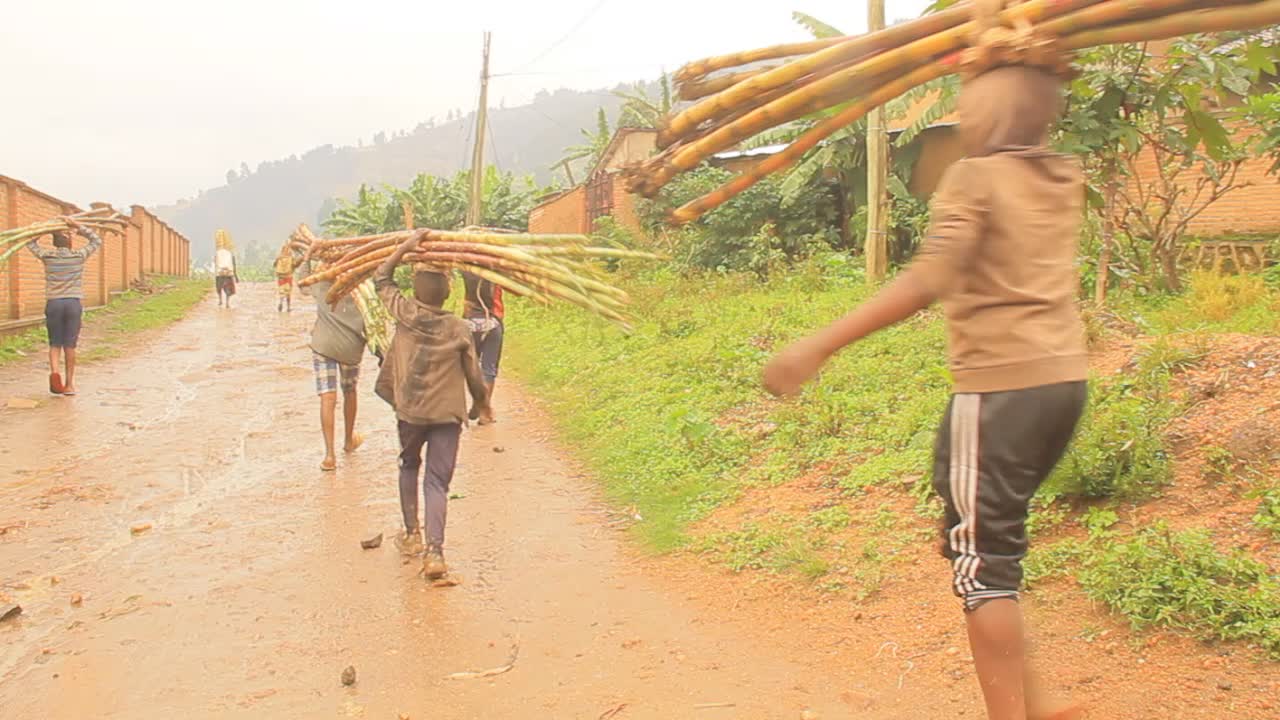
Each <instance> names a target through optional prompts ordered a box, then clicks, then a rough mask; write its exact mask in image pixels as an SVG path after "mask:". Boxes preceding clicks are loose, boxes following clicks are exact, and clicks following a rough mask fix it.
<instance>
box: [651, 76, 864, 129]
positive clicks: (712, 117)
mask: <svg viewBox="0 0 1280 720" xmlns="http://www.w3.org/2000/svg"><path fill="white" fill-rule="evenodd" d="M858 62H860V60H849V61H846V62H842V63H837V64H835V65H831V66H828V67H824V68H822V69H820V70H818V71H817V72H814V73H813V74H811V75H807V76H805V77H804V78H802V79H800V80H799V81H797V82H794V83H790V84H788V85H785V86H782V87H778V88H775V89H774V90H770V91H768V92H764V93H760V94H756V95H752V96H751V97H750V98H749V99H747V100H745V101H743V102H740V103H738V104H736V105H732V106H729V105H726V106H724V107H720V108H712V109H711V110H709V115H708V117H707V118H706V119H705V120H704V121H703V122H702V123H700V124H699V125H698V126H696V127H688V126H685V127H681V128H678V129H677V128H674V127H671V126H664V127H662V128H660V129H659V130H658V136H657V140H656V141H655V142H656V144H657V146H658V148H659V149H662V150H671V149H672V148H674V147H675V146H676V145H677V144H680V143H685V144H689V143H690V142H691V141H692V140H694V139H696V138H697V137H705V136H706V135H708V134H710V132H712V131H714V130H715V129H716V127H718V126H724V125H728V124H730V123H733V122H736V121H737V120H738V119H740V118H742V117H743V116H745V115H747V114H748V113H750V112H751V111H753V110H756V109H757V108H760V107H763V106H765V105H768V104H769V103H772V102H774V101H775V100H779V99H781V98H784V97H786V96H788V95H790V94H791V93H794V92H796V91H797V90H799V89H800V88H803V87H805V86H807V85H810V84H812V83H814V82H817V81H818V80H821V79H822V78H825V77H830V76H831V75H834V74H836V73H838V72H840V71H842V70H847V69H849V68H851V67H853V66H854V65H856V64H857V63H858ZM879 79H880V78H878V77H857V78H849V79H847V80H846V81H844V82H843V83H841V84H840V86H839V87H836V88H833V89H832V90H831V91H830V93H829V94H830V95H831V96H832V97H835V98H848V97H852V96H855V95H857V94H858V93H860V92H863V91H864V90H867V89H869V88H871V87H874V86H875V85H876V83H877V80H879ZM837 104H838V103H837ZM704 129H705V130H704Z"/></svg>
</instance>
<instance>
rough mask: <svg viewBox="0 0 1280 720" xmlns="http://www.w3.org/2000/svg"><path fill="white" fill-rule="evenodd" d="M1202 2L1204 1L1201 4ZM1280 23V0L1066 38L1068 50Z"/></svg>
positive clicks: (1193, 12)
mask: <svg viewBox="0 0 1280 720" xmlns="http://www.w3.org/2000/svg"><path fill="white" fill-rule="evenodd" d="M1201 4H1203V3H1201ZM1278 23H1280V0H1259V1H1258V2H1253V3H1249V4H1246V5H1238V4H1233V5H1231V6H1230V7H1216V8H1206V9H1199V10H1188V11H1185V12H1180V13H1174V14H1172V15H1166V16H1164V17H1160V18H1153V19H1147V20H1141V21H1138V22H1133V23H1126V24H1123V25H1116V26H1112V27H1105V28H1094V29H1091V30H1085V31H1082V32H1078V33H1074V34H1072V35H1070V36H1068V37H1066V38H1064V40H1063V47H1064V48H1065V49H1068V50H1080V49H1083V48H1087V47H1096V46H1098V45H1117V44H1122V43H1133V42H1153V41H1156V40H1167V39H1169V38H1175V37H1179V36H1182V35H1191V34H1196V33H1211V32H1229V31H1233V30H1252V29H1254V28H1260V27H1267V26H1269V25H1275V24H1278Z"/></svg>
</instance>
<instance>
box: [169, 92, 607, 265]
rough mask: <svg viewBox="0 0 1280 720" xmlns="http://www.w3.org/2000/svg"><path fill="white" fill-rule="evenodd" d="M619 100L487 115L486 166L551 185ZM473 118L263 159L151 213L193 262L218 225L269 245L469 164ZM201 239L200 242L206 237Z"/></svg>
mask: <svg viewBox="0 0 1280 720" xmlns="http://www.w3.org/2000/svg"><path fill="white" fill-rule="evenodd" d="M621 104H622V101H621V100H620V99H618V98H617V97H616V96H614V95H613V93H612V92H610V91H608V90H596V91H575V90H557V91H554V92H547V91H543V92H540V93H539V94H538V95H537V96H536V97H535V98H534V100H533V102H532V103H530V104H528V105H522V106H519V107H514V108H497V109H494V110H492V111H491V112H490V116H489V118H490V119H489V127H490V130H491V133H490V136H489V137H490V138H491V140H490V142H489V143H488V147H487V152H486V154H487V159H488V162H489V163H492V164H495V165H497V166H498V168H500V169H502V170H506V171H514V172H517V173H520V174H533V175H535V176H537V178H538V179H539V180H540V181H542V182H549V181H551V180H552V172H551V170H550V166H551V165H552V164H553V163H555V162H556V161H558V160H559V159H560V158H561V156H562V153H563V150H564V148H566V147H568V146H571V145H577V144H580V143H582V135H581V133H580V130H581V129H582V128H587V127H594V126H595V116H596V112H597V110H598V109H599V108H601V107H603V108H605V109H606V111H607V112H608V113H609V115H610V117H615V116H616V115H617V111H618V108H619V107H620V106H621ZM474 115H475V113H474V112H472V113H470V114H468V115H466V116H464V117H459V118H457V119H452V120H450V121H446V122H444V123H440V124H437V123H435V122H434V121H429V122H424V123H422V124H420V125H419V126H418V127H417V128H415V129H413V130H412V131H401V132H398V133H393V134H392V135H390V136H388V135H387V134H386V133H379V134H378V135H377V136H376V137H375V138H374V142H373V143H371V144H366V145H361V146H357V147H349V146H348V147H334V146H333V145H325V146H322V147H317V148H314V149H312V150H310V151H308V152H306V153H303V154H302V155H301V156H292V157H289V158H287V159H283V160H274V161H267V162H263V163H261V164H260V165H258V167H257V169H256V170H254V171H249V170H248V168H247V167H246V168H242V170H241V172H240V173H236V172H234V171H232V172H229V173H228V174H227V175H228V183H227V184H226V185H223V186H222V187H218V188H214V189H211V190H206V191H203V192H201V193H200V194H199V195H198V196H197V197H195V198H193V199H190V200H183V201H180V202H177V203H174V204H172V205H168V206H163V207H159V208H156V214H157V215H159V216H160V217H161V218H163V219H164V220H165V221H166V222H168V223H170V224H171V225H173V226H174V227H176V228H177V229H178V230H179V231H181V232H182V233H183V234H185V235H186V236H187V237H189V238H192V240H193V242H192V248H191V255H192V260H193V262H195V263H197V264H201V263H204V262H207V261H209V260H210V258H211V257H212V254H213V240H212V238H213V233H214V231H215V230H217V229H218V228H226V229H227V230H229V231H230V232H231V234H232V237H234V238H235V239H236V241H237V244H238V245H240V246H241V247H242V248H249V247H252V246H255V245H257V246H262V247H265V248H272V247H275V246H277V245H278V244H279V242H280V241H281V240H282V239H283V238H284V237H285V236H286V235H288V233H289V232H290V231H291V230H292V229H293V228H294V227H295V226H297V224H298V223H300V222H306V223H311V224H318V223H319V221H320V220H321V219H322V218H323V217H325V216H327V215H328V213H329V211H330V210H331V209H332V207H333V204H334V198H340V197H350V196H352V195H353V194H354V193H355V192H356V190H357V189H358V188H359V186H360V184H361V183H369V184H380V183H392V184H396V185H401V184H405V183H407V182H408V181H409V180H410V179H411V178H413V177H414V176H415V175H417V174H418V173H423V172H426V173H431V174H439V175H451V174H453V173H454V172H456V171H457V170H459V169H462V168H463V167H465V166H466V165H467V164H468V163H469V161H470V148H471V138H472V135H473V132H474V131H473V126H474V122H475V120H474ZM206 239H207V240H208V241H207V242H205V240H206Z"/></svg>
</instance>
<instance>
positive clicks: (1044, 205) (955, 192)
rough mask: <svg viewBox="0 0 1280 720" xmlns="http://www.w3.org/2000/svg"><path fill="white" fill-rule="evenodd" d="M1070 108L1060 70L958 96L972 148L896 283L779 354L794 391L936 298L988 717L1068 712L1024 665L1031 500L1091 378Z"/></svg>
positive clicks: (1005, 70)
mask: <svg viewBox="0 0 1280 720" xmlns="http://www.w3.org/2000/svg"><path fill="white" fill-rule="evenodd" d="M1062 106H1063V97H1062V83H1061V81H1060V80H1059V79H1058V78H1057V77H1055V75H1053V74H1051V73H1049V72H1045V71H1043V70H1040V69H1036V68H1032V67H1027V66H1004V67H998V68H996V69H994V70H990V71H987V72H984V73H982V74H979V75H977V76H976V77H973V78H971V79H969V80H967V81H966V82H965V84H964V87H963V89H962V90H961V94H960V105H959V113H960V134H961V137H962V139H963V141H964V143H965V145H966V151H967V155H968V157H967V158H966V159H964V160H961V161H960V162H958V163H956V164H955V165H953V166H952V167H951V168H950V169H949V170H948V171H947V173H946V175H945V176H944V177H943V179H942V182H941V185H940V186H939V188H938V191H937V194H936V195H935V197H934V200H933V218H932V224H931V226H930V229H929V234H928V238H927V239H926V241H925V243H924V246H923V247H922V248H921V250H920V252H919V254H918V255H917V257H916V258H915V260H914V262H913V263H912V264H911V266H910V267H908V268H907V269H906V270H905V271H904V272H903V273H902V274H901V275H900V276H899V277H898V278H897V280H895V281H894V282H893V283H892V284H890V285H889V286H888V287H886V288H885V289H884V290H882V291H881V292H880V293H879V294H877V295H876V296H875V297H874V298H872V299H871V300H870V301H868V302H867V303H865V304H863V305H862V306H860V307H858V308H857V309H856V310H854V311H853V312H851V313H850V314H849V315H847V316H846V317H844V318H843V319H841V320H838V321H836V322H835V323H833V324H832V325H830V326H828V327H827V328H826V329H824V330H822V331H820V332H819V333H817V334H815V335H813V336H811V337H809V338H806V339H805V340H802V341H800V342H798V343H796V344H795V345H792V346H791V347H789V348H787V349H786V350H785V351H783V352H782V353H780V354H779V355H778V356H777V357H775V358H774V359H773V360H772V361H771V362H770V363H769V365H768V366H767V367H766V369H765V373H764V382H765V385H766V387H767V388H768V389H769V390H770V391H771V392H774V393H775V394H791V393H795V392H796V391H798V390H799V389H800V386H801V385H803V384H804V383H805V382H806V381H808V380H809V379H810V378H812V377H813V376H814V375H815V374H816V373H817V372H818V370H819V369H820V368H821V367H822V365H823V363H825V362H826V361H827V359H828V358H830V357H831V356H832V355H834V354H835V353H836V352H837V351H839V350H840V349H842V348H844V347H847V346H848V345H851V344H852V343H854V342H856V341H858V340H860V339H862V338H864V337H866V336H868V335H870V334H871V333H874V332H876V331H877V330H880V329H882V328H885V327H888V326H889V325H893V324H894V323H897V322H900V321H902V320H905V319H907V318H909V317H911V316H912V315H914V314H915V313H916V312H917V311H919V310H922V309H924V308H925V307H927V306H928V305H930V304H932V303H933V302H935V301H940V302H941V304H942V308H943V311H944V313H945V316H946V320H947V330H948V335H949V352H950V356H951V361H950V365H951V373H952V376H953V378H954V388H953V393H954V394H953V395H952V396H951V401H950V403H949V404H948V406H947V409H946V413H945V415H944V418H943V421H942V426H941V428H940V429H939V431H938V438H937V443H936V446H935V460H934V471H933V472H934V475H933V484H934V488H935V489H936V490H937V492H938V494H939V495H940V496H941V499H942V501H943V503H944V505H945V509H946V517H945V527H944V528H943V540H944V550H943V554H944V555H945V556H946V557H947V558H948V559H949V560H950V561H951V566H952V572H953V588H954V590H955V592H956V594H957V595H958V596H960V597H961V598H963V600H964V609H965V614H966V621H967V626H968V633H969V642H970V646H971V649H972V652H973V658H974V663H975V665H976V668H977V673H978V679H979V681H980V684H981V687H982V692H983V695H984V697H985V699H986V706H987V712H988V717H989V718H991V719H992V720H1027V719H1030V720H1050V719H1052V720H1066V719H1067V718H1076V717H1079V716H1080V712H1081V711H1080V709H1079V708H1078V707H1068V706H1065V705H1062V704H1060V703H1057V702H1054V701H1053V700H1051V699H1050V697H1049V696H1048V694H1047V693H1046V691H1045V689H1044V687H1043V686H1042V685H1041V684H1040V683H1039V681H1038V680H1037V678H1036V677H1035V676H1034V675H1033V674H1032V672H1031V671H1030V669H1029V664H1028V659H1027V647H1026V642H1025V640H1024V631H1023V620H1022V611H1021V609H1020V607H1019V605H1018V591H1019V589H1020V586H1021V582H1022V559H1023V557H1024V556H1025V555H1026V551H1027V534H1026V528H1025V522H1026V519H1027V509H1028V503H1029V502H1030V500H1031V498H1032V496H1033V495H1034V494H1035V492H1036V490H1037V488H1039V486H1040V483H1041V482H1043V481H1044V479H1045V478H1046V477H1047V476H1048V475H1049V473H1050V471H1052V470H1053V468H1054V466H1055V465H1056V464H1057V462H1058V460H1059V459H1060V458H1061V457H1062V455H1063V453H1064V452H1065V450H1066V448H1067V445H1068V443H1069V442H1070V440H1071V436H1072V434H1073V432H1074V430H1075V427H1076V423H1077V421H1078V420H1079V418H1080V416H1081V413H1082V411H1083V409H1084V405H1085V392H1086V388H1085V380H1086V378H1087V377H1088V373H1089V364H1088V357H1087V353H1086V349H1085V335H1084V326H1083V323H1082V322H1081V319H1080V315H1079V311H1078V308H1077V306H1076V295H1077V292H1078V288H1079V284H1078V279H1077V276H1076V270H1075V265H1074V261H1075V254H1076V241H1077V236H1078V234H1079V231H1080V225H1081V217H1082V213H1083V204H1084V185H1083V176H1082V174H1081V171H1080V170H1079V168H1078V167H1077V165H1076V163H1075V162H1074V161H1073V160H1071V159H1069V158H1067V157H1064V156H1061V155H1057V154H1055V153H1053V152H1051V151H1049V150H1048V149H1047V148H1046V147H1045V143H1046V142H1047V139H1048V134H1049V129H1050V126H1051V125H1052V124H1053V123H1054V122H1055V121H1056V119H1057V117H1058V116H1059V114H1060V112H1061V109H1062Z"/></svg>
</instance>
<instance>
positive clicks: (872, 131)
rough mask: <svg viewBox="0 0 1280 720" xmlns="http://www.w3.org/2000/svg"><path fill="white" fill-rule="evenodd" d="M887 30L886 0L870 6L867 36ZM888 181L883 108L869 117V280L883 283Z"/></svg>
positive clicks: (885, 268)
mask: <svg viewBox="0 0 1280 720" xmlns="http://www.w3.org/2000/svg"><path fill="white" fill-rule="evenodd" d="M882 29H884V0H869V2H868V3H867V32H875V31H876V30H882ZM888 179H889V134H888V132H887V131H886V129H885V117H884V108H876V109H875V110H873V111H871V113H870V114H869V115H868V116H867V240H866V246H865V252H866V256H867V280H869V281H871V282H878V281H880V280H883V279H884V276H885V273H886V272H888V268H889V260H888V255H889V213H888V210H889V208H888V202H887V200H888V197H887V193H886V192H885V186H886V185H887V184H888Z"/></svg>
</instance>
